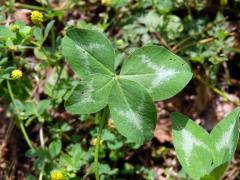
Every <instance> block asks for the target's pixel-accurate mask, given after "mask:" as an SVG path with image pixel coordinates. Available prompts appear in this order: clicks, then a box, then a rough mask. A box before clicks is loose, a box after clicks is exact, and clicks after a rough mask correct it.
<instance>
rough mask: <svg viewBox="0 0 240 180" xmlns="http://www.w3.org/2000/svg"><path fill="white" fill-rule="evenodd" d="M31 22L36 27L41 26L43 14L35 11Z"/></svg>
mask: <svg viewBox="0 0 240 180" xmlns="http://www.w3.org/2000/svg"><path fill="white" fill-rule="evenodd" d="M31 21H32V23H33V24H35V25H41V24H42V22H43V14H42V13H40V12H39V11H33V12H32V14H31Z"/></svg>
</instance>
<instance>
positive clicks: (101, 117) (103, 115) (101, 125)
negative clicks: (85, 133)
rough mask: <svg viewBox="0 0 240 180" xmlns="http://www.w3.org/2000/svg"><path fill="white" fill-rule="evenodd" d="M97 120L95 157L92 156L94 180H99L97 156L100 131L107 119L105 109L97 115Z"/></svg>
mask: <svg viewBox="0 0 240 180" xmlns="http://www.w3.org/2000/svg"><path fill="white" fill-rule="evenodd" d="M99 116H100V118H99ZM99 116H98V120H99V123H100V125H99V130H98V136H97V144H96V147H95V156H94V164H95V178H96V180H99V179H100V178H99V169H98V155H99V148H100V141H101V137H102V130H103V127H104V124H105V121H106V118H107V109H106V108H105V109H104V110H103V112H102V114H101V112H100V113H99Z"/></svg>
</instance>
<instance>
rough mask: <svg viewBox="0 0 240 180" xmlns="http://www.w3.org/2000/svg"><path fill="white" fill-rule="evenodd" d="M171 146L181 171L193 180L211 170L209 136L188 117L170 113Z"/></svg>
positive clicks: (210, 142)
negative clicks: (181, 168) (171, 127)
mask: <svg viewBox="0 0 240 180" xmlns="http://www.w3.org/2000/svg"><path fill="white" fill-rule="evenodd" d="M171 119H172V121H173V144H174V147H175V150H176V154H177V157H178V159H179V161H180V163H181V165H182V167H183V169H184V170H185V171H186V172H187V173H188V174H189V175H190V176H191V177H192V178H194V179H200V177H202V176H204V175H206V174H208V173H209V171H210V170H211V164H212V151H211V148H212V147H211V146H212V141H211V139H210V138H209V134H208V133H207V132H206V131H205V130H204V129H203V128H201V127H200V126H198V125H197V124H196V123H194V122H193V121H192V120H191V119H189V118H188V117H186V116H184V115H182V114H180V113H172V114H171Z"/></svg>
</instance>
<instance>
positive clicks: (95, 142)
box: [91, 138, 103, 146]
mask: <svg viewBox="0 0 240 180" xmlns="http://www.w3.org/2000/svg"><path fill="white" fill-rule="evenodd" d="M91 144H92V145H93V146H96V145H97V138H94V139H93V140H92V141H91ZM102 144H103V140H100V145H102Z"/></svg>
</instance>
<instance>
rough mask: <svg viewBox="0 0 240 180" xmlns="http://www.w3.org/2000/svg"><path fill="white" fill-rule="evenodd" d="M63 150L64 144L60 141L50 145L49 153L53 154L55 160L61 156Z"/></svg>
mask: <svg viewBox="0 0 240 180" xmlns="http://www.w3.org/2000/svg"><path fill="white" fill-rule="evenodd" d="M61 149H62V143H61V141H60V140H56V141H53V142H51V144H50V145H49V152H50V154H51V157H52V158H54V157H56V156H57V155H59V154H60V152H61Z"/></svg>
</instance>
